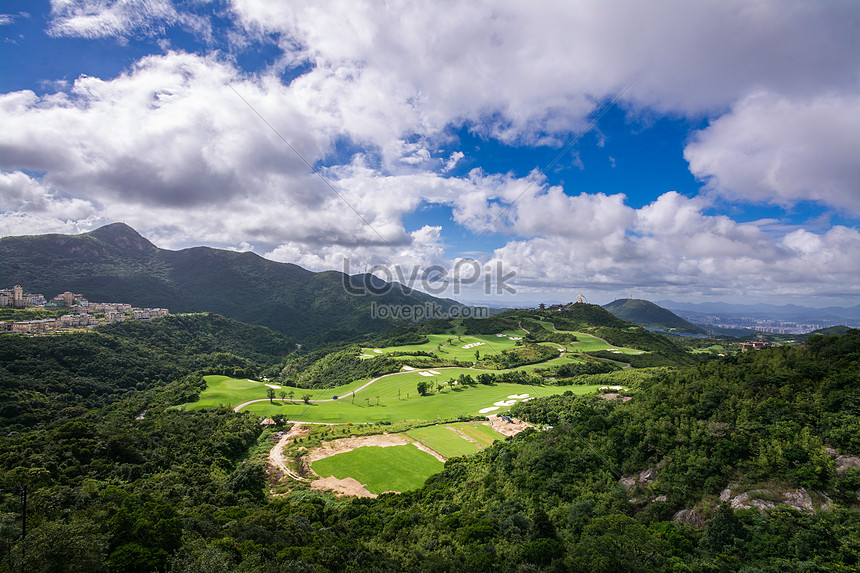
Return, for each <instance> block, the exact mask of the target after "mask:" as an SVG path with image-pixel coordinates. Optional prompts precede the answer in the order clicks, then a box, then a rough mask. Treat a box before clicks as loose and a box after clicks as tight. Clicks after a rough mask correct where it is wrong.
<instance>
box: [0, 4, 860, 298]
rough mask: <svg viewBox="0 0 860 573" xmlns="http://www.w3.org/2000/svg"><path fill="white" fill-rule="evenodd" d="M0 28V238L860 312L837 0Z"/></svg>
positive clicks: (147, 9) (292, 10)
mask: <svg viewBox="0 0 860 573" xmlns="http://www.w3.org/2000/svg"><path fill="white" fill-rule="evenodd" d="M1 6H2V8H0V10H2V14H3V15H2V16H0V23H2V26H0V33H2V36H3V44H2V46H3V47H2V58H0V66H2V67H0V114H2V124H3V125H4V126H5V127H4V129H3V130H2V132H0V235H18V234H39V233H49V232H61V233H78V232H85V231H88V230H92V229H94V228H97V227H99V226H101V225H103V224H107V223H110V222H115V221H123V222H126V223H128V224H129V225H131V226H133V227H134V228H136V229H137V230H138V231H139V232H141V233H142V234H143V235H145V236H146V237H148V238H149V239H150V240H152V241H153V242H154V243H156V244H157V245H159V246H161V247H163V248H171V249H179V248H185V247H189V246H195V245H201V244H206V245H212V246H216V247H221V248H230V249H237V250H253V251H255V252H257V253H258V254H260V255H262V256H265V257H267V258H270V259H273V260H277V261H284V262H293V263H296V264H299V265H302V266H304V267H306V268H310V269H312V270H324V269H338V270H340V269H343V268H344V266H343V260H344V259H345V258H346V259H348V260H349V265H350V269H351V270H352V271H353V272H357V271H360V270H365V269H376V270H379V269H382V268H383V267H384V268H386V269H389V270H392V269H398V268H399V269H401V271H402V272H403V273H404V274H406V275H409V274H411V271H412V269H428V268H430V267H433V266H436V267H442V268H446V269H453V268H454V266H455V265H456V263H457V261H458V260H459V259H461V258H463V257H469V258H474V259H476V260H478V261H479V262H480V263H481V264H482V265H483V264H486V265H489V266H490V267H492V268H497V267H499V266H500V267H501V268H504V269H505V271H506V273H514V275H513V278H512V279H511V280H510V286H511V289H512V290H513V291H516V292H515V294H514V293H510V292H507V294H505V295H504V296H502V295H499V294H498V293H497V292H496V290H495V289H494V288H493V289H490V290H489V291H488V290H486V289H485V288H484V284H485V283H484V282H483V281H481V282H478V283H476V284H474V285H471V286H470V287H468V288H467V287H465V286H464V287H463V288H462V289H461V290H460V291H459V292H456V293H455V292H453V289H452V290H451V291H449V292H445V293H442V294H446V295H448V296H454V297H455V298H459V299H461V300H464V301H467V302H485V303H488V304H495V305H502V304H519V303H533V302H540V301H545V302H565V301H568V300H575V299H576V296H577V295H578V294H580V293H583V294H585V295H586V296H587V297H588V299H589V300H591V301H595V302H601V303H603V302H609V301H611V300H613V299H614V298H616V297H620V296H630V295H632V296H636V297H641V298H647V299H651V300H660V299H663V300H665V299H675V300H689V301H700V300H725V301H735V302H737V301H738V300H739V299H743V300H744V301H747V302H755V301H766V302H778V303H779V302H782V303H801V304H806V305H813V306H816V305H820V306H826V305H830V304H845V305H853V304H857V302H858V300H860V296H858V295H860V284H858V283H860V281H858V279H857V277H858V276H860V231H858V221H860V164H858V163H860V162H858V160H857V157H860V93H858V85H860V84H858V80H860V73H858V72H860V63H858V59H857V58H856V54H857V53H858V52H860V50H858V48H860V46H858V43H860V42H858V38H857V35H856V30H857V27H858V25H860V8H858V4H857V3H856V2H848V1H845V2H839V1H832V2H827V3H820V2H804V1H787V2H749V1H746V0H745V1H743V2H741V1H727V2H696V3H690V2H676V1H661V2H626V1H617V2H572V3H558V2H551V1H542V2H534V3H529V4H528V5H526V3H521V2H507V1H501V2H489V1H487V2H465V3H456V4H455V3H448V2H420V3H416V2H391V3H387V4H385V5H383V4H380V3H378V2H338V1H327V2H319V3H307V2H292V3H291V2H283V3H280V2H279V3H272V2H263V1H261V0H233V1H226V0H225V1H212V2H182V3H179V2H177V3H173V2H170V1H169V0H145V1H137V2H130V1H110V0H86V1H79V2H73V1H67V0H62V1H61V0H55V1H53V2H33V1H27V2H13V1H5V2H3V4H2V5H1ZM619 94H623V95H622V96H621V97H620V98H619V99H618V101H617V103H615V104H613V103H612V102H613V100H614V99H615V98H617V97H618V95H619ZM598 117H599V120H598V121H596V122H595V123H594V124H593V125H591V123H592V122H593V120H594V119H595V118H598ZM284 140H286V143H285V141H284ZM572 142H575V143H573V145H571V146H570V148H569V149H567V146H568V145H569V144H570V143H572ZM287 143H288V144H289V145H288V144H287ZM565 149H567V151H565V152H564V153H562V152H563V151H564V150H565ZM556 160H557V161H556ZM308 164H311V165H313V167H314V168H315V169H316V171H317V172H316V173H315V172H313V171H312V170H311V169H310V168H309V167H308ZM550 165H551V166H550ZM383 274H385V273H383ZM413 286H416V287H418V288H421V287H422V285H421V284H420V283H419V284H415V285H413Z"/></svg>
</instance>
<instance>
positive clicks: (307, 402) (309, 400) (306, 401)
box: [302, 394, 312, 404]
mask: <svg viewBox="0 0 860 573" xmlns="http://www.w3.org/2000/svg"><path fill="white" fill-rule="evenodd" d="M311 398H312V396H311V395H310V394H305V395H304V396H302V400H303V401H304V403H305V404H310V403H311Z"/></svg>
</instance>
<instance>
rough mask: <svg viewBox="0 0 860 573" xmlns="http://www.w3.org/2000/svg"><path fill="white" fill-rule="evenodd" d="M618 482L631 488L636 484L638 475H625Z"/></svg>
mask: <svg viewBox="0 0 860 573" xmlns="http://www.w3.org/2000/svg"><path fill="white" fill-rule="evenodd" d="M618 483H620V484H621V485H623V486H624V487H626V488H627V489H631V488H632V487H633V486H634V485H636V477H635V476H625V477H623V478H621V479H620V480H618Z"/></svg>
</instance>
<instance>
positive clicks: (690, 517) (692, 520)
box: [672, 509, 705, 527]
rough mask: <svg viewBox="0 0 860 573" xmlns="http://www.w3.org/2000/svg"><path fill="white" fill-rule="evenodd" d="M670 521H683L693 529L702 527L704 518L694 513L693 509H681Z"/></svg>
mask: <svg viewBox="0 0 860 573" xmlns="http://www.w3.org/2000/svg"><path fill="white" fill-rule="evenodd" d="M672 521H683V522H684V523H689V524H690V525H692V526H693V527H704V526H705V518H703V517H702V516H701V515H699V514H698V513H696V510H695V509H682V510H681V511H679V512H678V513H676V514H675V515H673V516H672Z"/></svg>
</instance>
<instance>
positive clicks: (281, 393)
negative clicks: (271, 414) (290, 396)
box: [280, 390, 287, 402]
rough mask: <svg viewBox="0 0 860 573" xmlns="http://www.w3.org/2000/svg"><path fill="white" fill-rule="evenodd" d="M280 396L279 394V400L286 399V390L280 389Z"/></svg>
mask: <svg viewBox="0 0 860 573" xmlns="http://www.w3.org/2000/svg"><path fill="white" fill-rule="evenodd" d="M280 396H281V402H284V401H286V399H287V393H286V392H284V391H283V390H281V392H280Z"/></svg>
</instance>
